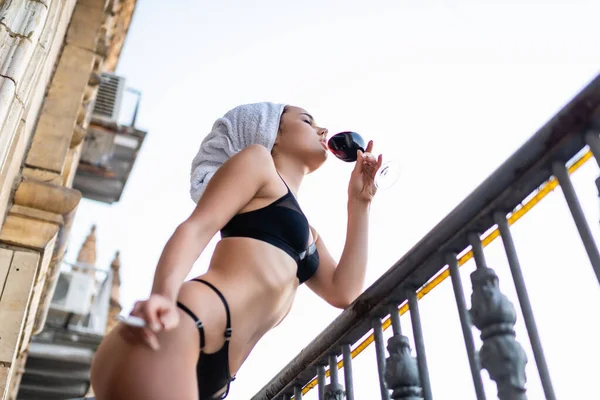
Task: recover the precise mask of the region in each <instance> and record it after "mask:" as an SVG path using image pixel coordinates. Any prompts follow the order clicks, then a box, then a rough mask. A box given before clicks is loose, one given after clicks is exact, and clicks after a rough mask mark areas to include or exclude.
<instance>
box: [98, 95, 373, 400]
mask: <svg viewBox="0 0 600 400" xmlns="http://www.w3.org/2000/svg"><path fill="white" fill-rule="evenodd" d="M326 139H327V129H325V128H322V127H319V126H318V125H317V124H316V123H315V121H314V119H313V118H312V116H310V114H308V113H307V112H306V111H305V110H303V109H301V108H298V107H293V106H283V105H280V104H273V103H257V104H247V105H243V106H239V107H237V108H235V109H233V110H231V111H230V112H228V113H227V114H225V116H224V117H223V118H220V119H219V120H217V122H215V124H214V126H213V130H212V131H211V133H210V134H209V135H208V136H207V137H206V138H205V139H204V140H203V142H202V145H201V146H200V151H199V152H198V155H197V156H196V157H195V159H194V162H193V164H192V185H191V195H192V199H193V200H194V201H195V202H197V206H196V208H195V209H194V211H193V212H192V214H191V215H190V217H189V218H188V219H187V220H186V221H184V222H183V223H182V224H181V225H179V227H178V228H177V229H176V230H175V232H174V234H173V235H172V237H171V239H170V240H169V241H168V243H167V244H166V246H165V248H164V251H163V253H162V256H161V258H160V260H159V263H158V266H157V268H156V272H155V277H154V284H153V287H152V291H151V295H150V297H149V298H148V299H147V300H145V301H140V302H138V303H136V304H135V306H134V308H133V311H132V313H131V314H132V315H134V316H138V317H141V318H143V319H144V320H145V322H146V327H144V328H136V327H132V326H129V325H125V324H120V325H118V326H117V327H116V328H115V329H113V330H112V331H111V332H110V333H109V334H108V335H107V336H106V337H105V339H104V341H103V342H102V343H101V345H100V347H99V348H98V351H97V353H96V355H95V357H94V362H93V365H92V385H93V388H94V392H95V394H96V398H97V399H98V400H108V399H110V400H135V399H140V400H141V399H143V400H153V399H156V400H169V399H173V400H197V399H200V400H204V399H220V398H224V397H225V396H226V395H227V392H228V390H229V384H230V382H231V380H233V378H232V376H234V374H235V373H236V372H237V371H238V369H239V368H240V366H241V365H242V363H243V362H244V360H245V359H246V358H247V357H248V355H249V354H250V352H251V350H252V348H253V347H254V346H255V344H256V343H257V342H258V340H259V339H260V338H261V337H262V336H263V335H264V334H265V333H266V332H267V331H269V330H270V329H272V328H273V327H275V326H277V325H278V324H279V323H280V322H281V321H282V320H283V319H284V318H285V316H286V315H287V313H288V311H289V310H290V307H291V306H292V302H293V300H294V296H295V293H296V290H297V289H298V286H299V285H301V284H302V283H306V285H307V286H308V287H309V288H310V289H311V290H313V291H314V292H315V293H316V294H317V295H319V296H320V297H322V298H323V299H324V300H325V301H326V302H328V303H329V304H331V305H332V306H334V307H338V308H342V309H343V308H346V307H348V306H349V305H350V304H351V303H352V302H353V301H354V299H356V297H358V295H359V294H360V293H361V291H362V287H363V283H364V278H365V269H366V264H367V247H368V243H367V235H368V219H369V207H370V203H371V200H372V199H373V196H374V195H375V191H376V188H375V185H374V182H373V178H374V176H375V173H376V172H377V170H378V169H379V168H380V166H381V162H382V159H381V156H379V158H378V159H375V158H373V157H372V156H370V154H369V152H370V151H371V150H372V148H373V143H372V142H369V144H368V146H367V148H366V149H365V150H366V152H365V154H362V153H361V152H360V151H359V154H358V155H359V157H358V161H357V162H356V165H355V168H354V169H353V171H352V174H351V177H350V182H349V185H348V203H347V205H348V227H347V234H346V244H345V247H344V251H343V253H342V256H341V259H340V261H339V263H338V262H336V261H335V260H334V259H333V258H332V256H331V255H330V253H329V252H328V250H327V247H326V246H325V243H324V242H323V239H322V238H320V237H319V234H318V233H317V232H316V231H315V230H314V228H312V227H311V226H310V225H309V223H308V221H307V219H306V217H305V216H304V214H303V213H302V210H301V209H300V206H299V204H298V203H297V201H296V195H297V193H298V191H299V188H300V184H301V183H302V179H303V178H304V176H305V175H307V174H309V173H311V172H313V171H315V170H316V169H318V168H319V167H320V166H321V165H322V164H323V163H324V162H325V160H326V158H327V154H328V152H327V147H326ZM218 231H220V232H221V236H222V239H221V240H220V241H219V242H218V244H217V246H216V248H215V251H214V254H213V256H212V259H211V261H210V265H209V268H208V271H207V272H206V273H205V274H203V275H202V276H200V277H198V278H196V279H193V280H191V281H188V282H185V283H183V281H184V279H185V277H186V276H187V274H188V273H189V272H190V270H191V267H192V265H193V263H194V262H195V261H196V259H197V258H198V257H199V256H200V254H201V253H202V251H203V250H204V248H205V247H206V245H207V244H208V243H209V241H210V240H211V239H212V237H213V236H214V235H215V234H216V233H217V232H218Z"/></svg>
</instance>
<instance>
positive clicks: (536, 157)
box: [252, 75, 600, 400]
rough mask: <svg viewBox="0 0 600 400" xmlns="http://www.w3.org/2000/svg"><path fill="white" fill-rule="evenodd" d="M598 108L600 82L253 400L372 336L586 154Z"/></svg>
mask: <svg viewBox="0 0 600 400" xmlns="http://www.w3.org/2000/svg"><path fill="white" fill-rule="evenodd" d="M599 106H600V75H599V76H597V77H596V78H595V79H594V80H592V81H591V82H590V83H589V84H588V85H587V86H586V87H585V88H584V89H583V90H582V91H581V92H580V93H579V94H578V95H577V96H575V98H573V100H571V102H569V103H568V104H567V105H566V106H565V107H564V108H563V109H562V110H561V111H559V112H558V114H556V115H555V116H554V117H553V118H552V119H551V120H550V121H549V122H548V123H547V124H546V125H544V126H543V127H542V128H541V129H540V130H539V131H538V132H537V133H536V134H535V135H534V136H533V137H532V138H531V139H529V140H528V141H527V142H526V143H525V144H524V145H523V146H521V148H520V149H519V150H517V151H516V152H515V153H514V154H513V155H512V156H511V157H510V158H509V159H508V160H506V161H505V162H504V163H503V164H502V165H501V166H500V167H499V168H498V169H496V171H494V172H493V173H492V174H491V175H490V177H489V178H488V179H486V180H485V181H484V182H483V183H482V184H481V185H479V186H478V187H477V188H476V189H475V190H474V191H473V192H472V193H471V195H469V196H468V197H467V198H466V199H465V200H463V201H462V202H461V203H460V204H459V205H458V206H457V207H456V208H455V209H454V210H453V211H452V212H450V214H448V216H447V217H445V218H444V219H443V220H442V221H441V222H440V223H439V224H438V225H436V226H435V227H434V228H433V229H432V230H431V231H430V232H429V233H428V234H427V235H426V236H425V237H424V238H423V239H422V240H421V241H420V242H418V243H417V244H416V245H415V246H414V247H413V248H412V249H411V250H410V251H408V252H407V253H406V255H405V256H403V257H402V258H401V259H400V260H399V261H398V262H397V263H395V264H394V265H393V266H392V267H391V268H390V269H389V270H388V271H387V272H385V273H384V274H383V275H382V276H381V277H380V278H379V279H378V280H377V281H376V282H375V283H374V284H373V285H371V286H370V287H369V288H368V289H367V290H366V291H365V292H364V293H363V294H362V295H361V296H360V297H359V298H358V299H357V300H356V301H355V302H354V303H353V304H352V305H351V306H350V307H349V308H348V309H346V310H345V311H344V312H342V314H341V315H340V316H339V317H337V318H336V319H335V320H334V321H333V322H332V323H331V324H330V325H329V326H328V327H327V328H325V330H323V331H322V332H321V333H320V334H319V335H318V336H317V337H316V338H315V339H314V340H313V341H312V342H311V343H310V344H309V345H308V346H307V347H306V348H305V349H303V350H302V352H301V353H300V354H298V356H297V357H296V358H294V359H293V360H292V361H291V362H290V363H288V365H287V366H286V367H284V369H283V370H282V371H281V372H280V373H279V374H278V375H277V376H276V377H274V378H273V379H272V380H271V381H269V382H268V383H267V385H265V387H263V388H262V389H261V390H260V391H259V392H258V393H257V394H256V395H255V396H254V397H252V400H268V399H272V398H274V397H275V396H277V395H279V394H280V393H281V391H282V390H284V389H286V388H288V387H290V385H291V384H292V383H293V382H297V383H301V384H303V385H304V384H305V383H308V382H309V381H310V380H312V378H313V377H314V374H313V375H312V376H310V377H309V376H308V375H309V374H308V372H309V371H306V369H308V368H311V367H314V366H316V364H317V362H318V360H320V359H322V358H324V357H326V356H327V355H328V354H329V353H331V351H332V350H333V349H334V348H335V347H339V346H341V345H342V344H344V343H354V342H356V341H357V340H359V339H360V338H361V337H362V336H364V335H365V334H366V333H367V332H368V331H369V330H370V329H371V326H370V323H369V319H370V317H372V316H375V315H377V314H378V313H385V310H386V308H387V307H388V306H389V303H390V302H392V301H393V302H396V303H398V304H400V303H402V302H403V301H405V300H406V298H405V297H404V295H403V294H402V291H404V290H406V289H408V288H410V287H421V286H422V285H423V284H424V283H425V282H427V281H428V280H429V279H431V278H432V277H433V276H434V275H435V274H436V273H437V272H438V271H439V270H440V269H441V268H442V267H443V266H444V265H445V261H444V260H443V257H444V254H446V253H449V252H456V253H460V252H461V251H462V250H464V249H465V248H466V247H467V246H468V239H467V233H468V232H469V231H475V230H476V231H481V232H484V231H486V230H487V229H489V228H490V227H492V226H493V225H494V221H493V212H494V211H505V212H507V213H508V212H511V211H512V210H513V209H514V208H515V207H517V206H518V205H519V204H520V203H521V202H522V200H523V199H524V198H525V197H526V196H528V195H529V194H530V193H532V192H533V191H534V190H535V189H536V188H538V187H539V186H540V185H541V184H542V183H544V182H545V181H546V180H547V179H548V178H549V177H550V176H551V174H552V171H551V167H552V163H553V162H555V161H561V162H564V163H566V162H568V161H569V160H570V159H571V158H572V157H574V156H575V155H576V154H577V153H578V152H579V151H580V150H581V149H582V148H583V147H584V146H585V143H584V140H583V135H582V133H583V132H585V131H586V130H587V128H589V127H590V125H591V123H592V121H593V120H594V119H595V118H596V119H597V118H598V115H599V114H600V109H599ZM390 293H394V295H393V296H390ZM403 297H404V298H403ZM313 371H314V369H313Z"/></svg>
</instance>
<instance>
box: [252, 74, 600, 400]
mask: <svg viewBox="0 0 600 400" xmlns="http://www.w3.org/2000/svg"><path fill="white" fill-rule="evenodd" d="M599 132H600V75H599V76H597V77H596V78H595V79H594V80H592V81H591V82H590V83H589V84H588V85H587V86H586V87H585V88H584V89H583V90H581V92H580V93H579V94H577V96H575V97H574V98H573V99H572V100H571V102H569V103H568V104H567V105H566V106H565V107H564V108H563V109H562V110H561V111H560V112H558V113H557V114H556V115H555V116H554V117H553V118H552V119H551V120H550V121H549V122H548V123H547V124H546V125H545V126H544V127H542V128H541V129H540V130H539V131H538V132H537V133H536V134H535V135H534V136H533V137H532V138H531V139H530V140H529V141H527V142H526V143H525V144H524V145H523V146H522V147H521V148H520V149H519V150H518V151H516V152H515V153H514V154H513V155H512V156H511V157H510V158H509V159H508V160H507V161H506V162H505V163H504V164H502V165H501V166H500V167H499V168H498V169H497V170H496V171H495V172H494V173H492V175H491V176H490V177H489V178H488V179H487V180H485V181H484V182H483V183H482V184H481V185H480V186H479V187H477V188H476V189H475V191H473V192H472V194H471V195H469V196H468V197H467V198H466V199H465V200H464V201H463V202H462V203H460V204H459V205H458V206H457V207H456V208H455V209H454V210H453V211H452V212H451V213H450V214H449V215H448V216H447V217H446V218H444V219H443V220H442V221H441V222H440V223H439V224H438V225H437V226H436V227H435V228H434V229H433V230H431V232H429V233H428V234H427V235H426V236H425V237H424V238H423V239H422V240H421V241H420V242H419V243H417V244H416V245H415V246H414V247H413V248H412V249H411V250H410V251H409V252H408V253H407V254H406V255H405V256H404V257H402V258H401V259H400V260H399V261H398V262H396V263H395V264H394V265H393V266H392V267H391V268H390V269H389V270H388V271H387V272H386V273H385V274H383V276H381V278H379V279H378V280H377V281H376V282H375V283H374V284H373V285H371V286H370V287H369V288H368V289H367V290H366V291H365V292H364V293H363V294H362V295H361V296H360V297H359V298H358V299H357V300H356V301H355V302H354V303H353V304H352V305H351V306H350V307H349V308H348V309H346V310H345V311H344V312H343V313H342V314H341V315H340V316H339V317H337V318H336V319H335V320H334V321H333V322H332V323H331V324H330V325H329V326H328V327H327V328H325V330H323V331H322V332H321V333H320V334H319V335H318V336H317V337H316V338H315V339H314V340H313V341H312V342H311V343H310V344H309V345H308V346H307V347H306V348H304V349H303V350H302V352H301V353H300V354H298V356H297V357H295V358H294V359H293V360H292V361H290V362H289V363H288V365H287V366H286V367H285V368H283V369H282V370H281V371H280V372H279V373H278V374H277V375H276V376H275V377H274V378H273V379H271V381H270V382H268V383H267V384H266V385H265V386H264V387H263V388H262V389H261V390H260V391H259V392H258V393H256V394H255V395H254V396H253V397H252V400H271V399H276V400H284V399H291V398H294V399H295V400H300V399H301V398H302V395H303V394H306V393H307V392H308V391H309V390H311V389H312V388H314V387H317V388H318V398H319V400H322V399H342V398H344V396H345V398H346V399H348V400H354V390H353V380H354V379H353V374H352V358H353V357H354V356H356V355H357V354H359V353H360V352H361V351H363V350H364V348H366V346H368V345H369V344H371V343H372V342H374V343H375V353H376V359H377V370H378V374H379V383H380V392H381V398H382V399H396V400H397V399H405V400H418V399H425V400H431V399H432V393H431V384H430V379H429V372H428V367H427V357H426V348H425V344H424V341H423V329H422V325H421V318H420V315H419V302H418V299H419V298H421V297H423V296H424V295H426V294H427V293H429V292H430V291H431V290H432V289H433V288H434V287H436V286H437V285H438V284H439V283H440V282H442V281H443V280H445V279H446V278H447V277H450V278H451V282H452V286H453V290H454V295H455V299H456V305H457V308H458V314H459V318H460V323H461V327H462V333H463V337H464V343H465V348H466V352H467V357H468V360H469V364H470V371H471V375H472V382H473V386H474V389H475V393H476V398H477V399H478V400H482V399H485V398H486V397H485V392H484V388H483V383H482V378H481V370H482V369H485V370H487V372H488V374H489V376H490V378H491V379H492V380H493V381H494V382H495V383H496V386H497V390H498V398H500V399H501V400H509V399H510V400H521V399H526V398H527V394H526V388H525V363H526V362H527V360H526V355H525V352H524V350H523V347H522V346H521V344H520V343H519V342H518V341H517V340H516V337H515V332H514V325H515V322H516V312H515V307H514V306H513V304H512V303H511V301H510V300H509V299H508V298H507V297H506V296H505V295H504V294H502V292H501V291H500V288H499V285H498V277H497V275H496V273H495V272H494V270H493V269H491V268H489V267H488V266H487V265H486V260H485V254H484V246H486V245H487V244H489V243H490V242H491V241H492V240H494V239H496V238H497V237H501V238H502V242H503V246H504V249H505V252H506V256H507V259H508V264H509V267H510V271H511V274H512V278H513V281H514V284H515V288H516V293H517V298H518V301H519V305H520V307H521V310H522V313H523V319H524V321H525V327H526V329H527V333H528V337H529V340H530V344H531V348H532V350H533V354H534V359H535V363H536V365H537V369H538V373H539V375H540V380H541V383H542V388H543V391H544V393H545V397H546V398H547V399H551V400H554V399H556V396H555V394H554V389H553V386H552V381H551V379H550V375H549V373H548V368H547V365H546V361H545V357H544V352H543V349H542V345H541V342H540V338H539V335H538V332H537V328H536V322H535V318H534V313H533V310H532V307H531V304H530V301H529V297H528V293H527V289H526V285H525V282H524V278H523V274H522V272H521V267H520V264H519V259H518V257H517V251H516V248H515V244H514V242H513V238H512V235H511V230H510V225H512V224H513V223H514V222H515V221H517V220H518V219H519V218H521V216H523V215H524V214H525V213H526V212H527V211H528V210H529V209H530V208H531V207H532V206H533V205H535V204H536V203H537V202H539V200H540V199H541V198H543V197H544V196H545V195H546V194H547V193H549V192H550V191H552V190H553V189H554V188H555V187H557V186H558V185H560V186H561V188H562V192H563V194H564V198H565V200H566V203H567V205H568V208H569V210H570V212H571V215H572V217H573V220H574V222H575V225H576V226H577V230H578V232H579V235H580V237H581V240H582V242H583V244H584V247H585V250H586V252H587V255H588V257H589V260H590V262H591V265H592V267H593V270H594V272H595V274H596V277H597V279H598V281H599V282H600V254H599V253H598V248H597V247H596V244H595V242H594V240H593V238H592V234H591V231H590V228H589V226H588V224H587V222H586V220H585V218H584V215H583V211H582V208H581V206H580V203H579V201H578V198H577V195H576V193H575V190H574V188H573V184H572V182H571V178H570V176H569V174H570V173H572V172H573V171H575V170H576V169H578V168H579V167H580V166H581V165H582V164H583V163H585V162H586V161H587V160H589V159H591V158H592V157H594V158H595V159H596V161H598V163H599V165H600V137H599V136H598V133H599ZM596 186H597V187H598V190H599V192H600V177H599V178H598V179H597V180H596ZM482 234H485V235H483V236H482ZM471 258H474V260H475V266H476V268H475V271H474V272H473V273H472V274H471V276H470V277H471V282H472V287H473V292H472V296H471V300H472V306H471V309H470V310H467V306H466V301H465V294H464V290H463V287H462V283H461V280H460V277H459V272H458V268H459V266H460V265H463V264H464V263H465V262H466V261H468V260H469V259H471ZM406 311H410V318H411V322H412V328H413V341H414V346H415V349H416V358H413V357H412V355H411V351H410V339H409V338H408V337H406V336H404V335H403V334H402V329H401V325H400V318H399V316H400V315H401V314H404V313H405V312H406ZM390 325H391V326H392V330H393V336H392V337H391V338H390V339H389V340H388V346H387V347H388V350H389V353H390V354H389V356H388V357H387V358H386V352H385V344H384V341H383V330H384V329H386V328H387V327H389V326H390ZM472 326H475V327H476V328H477V330H479V331H480V333H481V339H482V346H481V347H480V348H479V349H476V348H475V341H474V338H473V331H472ZM366 335H368V337H367V339H365V340H362V341H361V342H359V340H361V339H362V338H364V337H365V336H366ZM340 357H341V359H340ZM327 365H328V366H329V369H328V370H327V369H326V366H327ZM342 367H343V370H344V386H345V387H343V386H342V385H341V383H340V377H339V373H338V370H339V369H340V368H342ZM327 376H329V378H330V379H329V384H327Z"/></svg>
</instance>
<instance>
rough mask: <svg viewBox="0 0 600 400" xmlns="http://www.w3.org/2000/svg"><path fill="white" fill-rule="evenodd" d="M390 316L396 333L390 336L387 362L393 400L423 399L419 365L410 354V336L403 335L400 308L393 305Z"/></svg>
mask: <svg viewBox="0 0 600 400" xmlns="http://www.w3.org/2000/svg"><path fill="white" fill-rule="evenodd" d="M390 318H391V319H392V329H393V331H394V335H393V336H392V337H391V338H389V340H388V345H387V349H388V352H389V353H390V356H389V357H388V358H387V359H386V363H385V381H386V383H387V386H388V388H390V389H391V390H392V396H391V398H392V399H393V400H423V397H421V393H422V391H423V390H422V389H421V382H420V379H419V366H418V364H417V360H416V358H414V357H413V356H412V355H411V354H410V343H409V341H408V338H407V337H406V336H404V335H402V331H401V327H400V317H399V316H398V308H397V307H396V306H393V307H392V310H391V314H390Z"/></svg>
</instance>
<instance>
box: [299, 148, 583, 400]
mask: <svg viewBox="0 0 600 400" xmlns="http://www.w3.org/2000/svg"><path fill="white" fill-rule="evenodd" d="M590 158H592V152H591V151H589V150H588V151H587V152H585V153H584V154H583V155H582V156H581V157H580V158H578V159H577V160H576V161H575V162H574V163H573V165H571V166H570V167H569V168H568V169H567V170H568V172H569V174H572V173H574V172H575V171H577V170H578V169H579V168H580V167H581V166H582V165H583V164H585V163H586V162H587V161H588V160H589V159H590ZM557 186H558V180H556V178H554V177H553V176H552V177H550V179H548V180H547V181H546V182H545V183H544V184H543V185H542V186H541V187H540V188H539V189H538V191H537V193H536V194H535V196H534V197H532V198H531V199H530V200H529V201H527V202H526V203H524V204H522V205H521V207H520V208H519V209H517V210H516V211H515V212H513V213H512V214H511V215H510V217H509V218H508V225H509V226H510V225H512V224H514V223H515V222H517V221H518V220H519V219H521V217H523V216H524V215H525V214H527V213H528V212H529V210H531V209H532V208H533V207H534V206H535V205H537V204H538V203H539V202H540V201H541V200H542V199H543V198H544V197H546V196H547V195H548V194H549V193H550V192H552V191H553V190H554V189H556V187H557ZM499 236H500V231H499V230H498V228H496V229H494V230H493V231H491V232H490V233H489V234H487V235H486V236H485V237H484V238H483V239H482V240H481V243H482V245H483V247H486V246H487V245H488V244H490V243H491V242H493V241H494V240H495V239H497V238H498V237H499ZM471 258H473V251H469V252H467V253H466V254H465V255H463V256H462V257H461V258H459V259H458V266H459V267H461V266H463V265H464V264H466V263H467V261H469V260H470V259H471ZM449 276H450V270H449V269H448V268H447V267H446V268H445V269H443V270H442V272H441V273H440V274H439V275H437V276H436V277H435V278H433V279H432V280H431V281H429V282H428V283H427V284H425V285H424V286H423V287H422V288H421V289H420V290H419V291H418V292H417V298H418V299H420V298H422V297H423V296H425V295H426V294H427V293H429V292H431V291H432V290H433V289H434V288H435V287H437V286H438V285H439V284H440V283H442V282H443V281H444V280H445V279H446V278H448V277H449ZM407 311H408V302H406V303H404V304H403V305H402V307H400V309H399V310H398V312H399V313H400V315H404V313H406V312H407ZM391 324H392V323H391V319H390V318H389V317H388V318H386V319H385V320H384V321H383V323H382V324H381V326H382V328H383V330H386V329H387V328H389V327H390V325H391ZM374 340H375V336H374V335H373V334H372V333H371V334H370V335H369V336H368V337H367V338H366V339H365V340H363V341H362V342H361V343H360V344H359V345H358V346H356V348H355V349H354V350H352V352H351V353H350V354H351V356H352V358H353V359H354V358H355V357H356V356H357V355H359V354H360V353H362V352H363V350H365V349H366V348H367V347H369V345H370V344H371V343H373V341H374ZM343 366H344V361H343V360H340V361H339V362H338V369H340V368H342V367H343ZM325 376H326V377H328V376H329V370H327V371H325ZM315 386H317V378H316V377H315V378H313V379H312V380H311V381H310V382H308V383H307V384H306V386H304V388H303V389H302V394H306V393H308V392H309V391H310V390H311V389H312V388H314V387H315Z"/></svg>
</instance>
